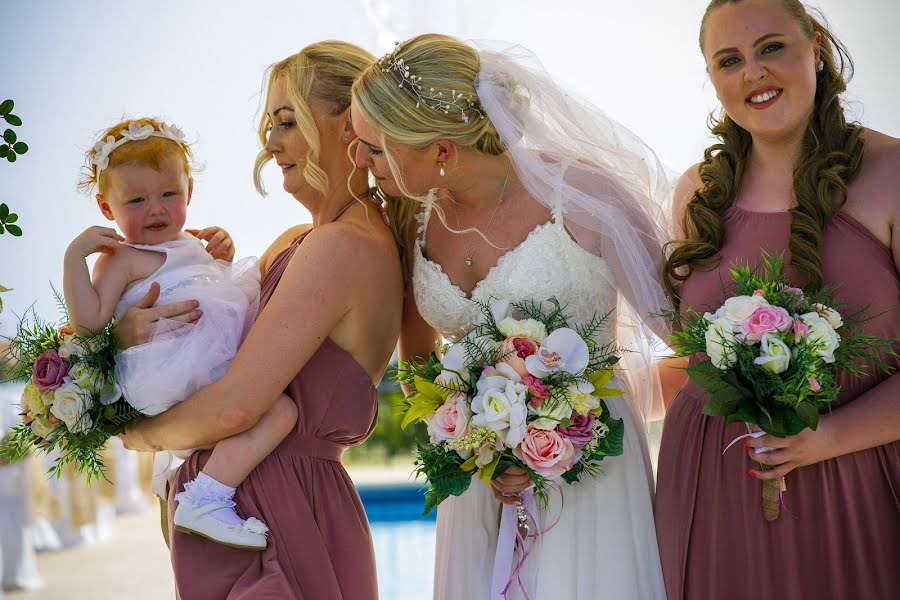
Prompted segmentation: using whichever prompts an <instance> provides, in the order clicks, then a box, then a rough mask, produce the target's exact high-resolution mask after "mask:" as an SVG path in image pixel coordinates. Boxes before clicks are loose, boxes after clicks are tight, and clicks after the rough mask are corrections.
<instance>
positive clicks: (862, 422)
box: [747, 374, 900, 479]
mask: <svg viewBox="0 0 900 600" xmlns="http://www.w3.org/2000/svg"><path fill="white" fill-rule="evenodd" d="M897 440H900V375H897V374H895V375H892V376H891V377H888V378H887V379H885V380H884V381H882V382H881V383H880V384H878V385H876V386H875V387H873V388H872V389H871V390H869V391H867V392H866V393H864V394H862V395H861V396H859V397H858V398H856V399H855V400H854V401H853V402H851V403H849V404H847V405H845V406H842V407H841V408H839V409H836V410H835V411H834V412H832V413H831V414H825V415H822V416H821V417H820V418H819V426H818V428H817V429H816V430H815V431H813V430H812V429H804V430H803V431H801V432H800V433H798V434H797V435H794V436H791V437H786V438H779V437H775V436H772V435H763V436H761V437H759V438H756V439H752V438H751V439H748V440H747V446H749V447H752V448H763V447H769V448H776V450H774V451H773V452H767V453H764V454H757V453H756V452H752V453H751V454H750V456H751V458H752V459H753V460H755V461H756V462H758V463H760V464H764V465H777V466H775V467H774V468H772V469H768V470H766V471H762V470H759V471H753V473H754V475H753V476H755V477H757V478H759V479H777V478H779V477H784V476H785V475H787V474H788V473H790V472H791V471H793V470H794V469H796V468H797V467H805V466H807V465H812V464H815V463H817V462H821V461H823V460H828V459H829V458H836V457H838V456H842V455H844V454H850V453H851V452H858V451H860V450H867V449H869V448H875V447H876V446H881V445H883V444H890V443H891V442H895V441H897Z"/></svg>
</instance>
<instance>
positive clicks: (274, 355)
mask: <svg viewBox="0 0 900 600" xmlns="http://www.w3.org/2000/svg"><path fill="white" fill-rule="evenodd" d="M369 243H370V242H369V241H368V240H367V239H366V238H365V237H363V236H362V235H360V234H359V233H358V232H357V231H356V230H354V229H352V228H350V227H348V226H345V225H342V224H341V223H333V224H330V225H326V226H323V227H320V228H318V229H316V230H315V231H314V232H312V233H310V234H309V236H308V237H307V238H306V240H304V243H303V244H302V245H301V246H300V247H299V248H298V249H297V251H296V253H295V254H294V256H293V258H292V259H291V262H290V264H289V265H288V266H287V269H286V270H285V272H284V274H283V275H282V277H281V281H280V282H279V284H278V288H277V289H276V291H275V293H274V294H273V296H272V298H271V299H270V300H269V302H268V303H267V304H266V306H265V308H264V309H263V310H262V312H261V313H260V315H259V317H258V318H257V320H256V322H255V323H254V325H253V327H252V329H251V330H250V333H249V334H248V336H247V339H246V340H245V341H244V343H243V345H242V346H241V348H240V350H239V351H238V353H237V356H235V358H234V361H233V362H232V363H231V366H230V367H229V369H228V372H227V373H226V374H225V376H224V377H223V378H222V379H221V380H219V381H217V382H215V383H213V384H211V385H208V386H206V387H204V388H202V389H200V390H199V391H197V392H196V393H195V394H193V395H192V396H190V397H189V398H187V399H186V400H184V402H181V403H180V404H178V405H176V406H174V407H172V408H171V409H169V410H168V411H166V412H164V413H162V414H160V415H158V416H156V417H153V418H151V419H147V420H142V421H139V422H135V423H133V424H132V425H130V426H128V428H127V429H126V434H125V435H123V436H122V439H123V441H124V442H125V445H126V447H128V448H130V449H134V450H143V451H158V450H180V449H186V448H196V447H200V446H206V445H210V444H214V443H216V442H218V441H219V440H222V439H224V438H226V437H230V436H232V435H235V434H238V433H241V432H242V431H246V430H247V429H249V428H250V427H252V426H253V425H254V424H255V423H256V422H257V420H258V419H259V418H260V417H261V416H262V415H263V414H264V413H265V412H266V411H267V410H268V409H269V408H271V406H272V405H273V404H274V403H275V400H276V399H277V398H278V397H279V395H280V394H281V393H282V391H283V390H284V389H285V388H286V387H287V385H288V383H290V382H291V380H292V379H293V378H294V377H295V376H296V374H297V373H298V372H300V370H301V369H302V368H303V365H305V364H306V362H307V361H308V360H309V358H310V357H311V356H312V355H313V353H314V352H315V351H316V350H317V349H318V347H319V346H320V344H321V343H322V341H323V340H324V339H325V338H326V337H327V336H328V335H329V334H330V333H331V331H332V330H333V329H334V327H335V326H336V325H337V324H338V323H339V322H340V321H341V320H342V319H343V318H344V316H345V315H346V314H347V313H348V312H349V311H350V310H351V309H352V307H353V301H354V300H355V299H357V298H362V297H363V296H364V293H363V290H361V289H358V287H359V284H358V279H357V278H356V277H354V273H356V272H357V271H358V270H359V269H366V268H368V265H367V259H366V257H367V256H371V255H372V249H371V248H370V247H369V246H368V244H369ZM371 260H373V261H374V260H375V258H373V259H371Z"/></svg>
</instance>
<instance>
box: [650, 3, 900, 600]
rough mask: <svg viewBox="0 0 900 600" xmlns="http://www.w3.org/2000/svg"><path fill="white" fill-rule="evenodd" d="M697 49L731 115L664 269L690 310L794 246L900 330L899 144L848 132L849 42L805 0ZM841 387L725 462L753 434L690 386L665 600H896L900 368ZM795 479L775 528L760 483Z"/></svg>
mask: <svg viewBox="0 0 900 600" xmlns="http://www.w3.org/2000/svg"><path fill="white" fill-rule="evenodd" d="M700 41H701V48H702V50H703V54H704V56H705V58H706V62H707V67H708V72H709V75H710V78H711V80H712V82H713V85H714V86H715V89H716V93H717V95H718V97H719V99H720V101H721V102H722V105H723V108H724V110H725V113H726V116H724V117H723V119H722V120H720V121H719V122H718V124H717V125H716V126H715V128H714V130H713V131H714V133H715V134H716V135H717V136H718V137H719V138H720V140H721V142H720V143H719V144H717V145H715V146H713V147H712V148H711V149H710V151H708V152H707V158H706V160H705V161H704V162H703V163H701V164H699V165H696V166H695V167H693V168H691V169H690V170H689V171H688V172H687V173H685V175H684V176H683V177H682V178H681V181H680V182H679V185H678V187H677V190H676V204H677V205H680V206H677V209H676V216H677V217H678V222H679V223H680V224H681V233H680V235H681V237H682V238H683V239H682V240H681V241H680V242H679V243H677V244H675V250H674V251H673V253H672V255H671V258H670V259H669V261H668V264H667V275H668V276H669V278H670V282H671V283H672V284H673V286H674V289H675V291H677V293H678V295H679V296H680V301H681V310H684V309H686V308H687V307H692V308H693V309H695V310H697V311H700V312H703V311H704V310H707V309H708V308H714V307H715V306H717V305H718V304H720V303H721V301H722V300H723V299H724V295H725V294H726V293H729V292H730V291H731V290H728V289H727V287H726V286H725V282H728V281H730V276H729V273H728V267H729V266H730V265H731V264H732V263H733V262H734V261H736V260H743V261H747V262H749V263H750V264H758V263H759V261H760V258H761V252H762V251H763V250H765V251H768V252H769V253H779V252H783V253H784V254H785V260H786V261H790V265H789V267H788V268H787V269H786V272H787V273H788V275H789V277H790V278H791V280H792V282H794V283H795V285H801V286H804V287H807V288H817V287H820V286H822V285H823V284H824V285H827V284H836V285H838V286H839V287H838V290H837V296H838V298H839V299H840V301H842V302H845V303H847V304H848V305H855V306H860V307H861V306H867V305H868V306H869V307H870V310H871V312H872V314H879V315H880V316H878V317H877V318H876V319H874V320H873V321H871V322H869V323H868V324H867V325H866V330H867V332H868V333H869V334H871V335H875V336H879V337H883V338H898V337H900V279H898V271H897V265H898V264H900V140H897V139H895V138H892V137H889V136H886V135H883V134H881V133H878V132H876V131H873V130H871V129H864V128H862V127H860V126H858V125H853V124H847V123H846V122H845V120H844V114H843V110H842V108H841V105H840V102H839V94H840V93H841V92H843V91H844V89H845V79H844V75H845V72H844V67H846V66H849V63H847V62H845V61H847V60H848V57H847V55H846V53H845V52H844V50H843V48H842V47H841V46H840V45H839V44H838V43H837V41H836V40H835V39H834V37H833V36H832V35H831V34H830V33H829V32H828V30H827V29H825V28H824V27H822V26H821V25H820V24H819V23H818V22H816V21H815V20H813V19H812V18H810V17H809V16H808V14H807V13H806V11H805V9H804V8H803V6H802V5H801V4H800V3H799V2H796V1H795V0H741V1H733V0H731V1H730V0H716V1H714V2H712V3H711V4H710V7H709V9H708V10H707V13H706V15H705V17H704V20H703V25H702V27H701V36H700ZM897 350H900V347H898V348H897ZM889 360H890V362H891V363H893V365H897V364H898V361H897V360H896V358H891V359H889ZM840 383H841V385H842V386H843V391H842V393H841V396H840V398H839V402H838V403H837V405H836V406H835V408H834V410H833V411H832V412H831V413H830V414H823V415H822V416H821V420H820V422H819V427H818V429H817V430H816V431H811V430H809V429H806V430H804V431H803V432H802V433H800V434H798V435H796V436H793V437H789V438H774V437H772V436H768V435H766V436H763V437H761V438H759V439H757V440H754V441H752V442H751V443H750V444H749V445H750V446H751V450H749V451H748V453H747V454H745V453H744V452H741V451H740V450H739V449H732V450H730V451H728V452H726V453H725V454H724V455H723V453H722V452H723V449H724V448H725V446H726V445H727V444H728V443H729V442H730V441H731V440H732V439H734V438H735V437H737V436H739V435H741V434H742V433H744V432H745V431H746V430H745V429H744V428H743V426H742V425H740V424H732V425H726V424H725V421H724V419H721V418H708V417H705V416H704V415H703V414H702V413H701V409H702V407H703V404H704V400H705V398H704V393H703V392H702V390H700V389H699V388H697V387H696V386H695V385H693V384H690V383H688V384H687V385H684V387H683V388H682V389H681V391H680V393H678V394H677V396H676V397H675V398H674V400H673V402H672V403H671V405H670V407H669V410H668V413H667V415H666V421H665V427H664V430H663V439H662V447H661V450H660V457H659V474H658V482H657V495H656V519H657V535H658V540H659V547H660V556H661V558H662V564H663V573H664V578H665V583H666V590H667V594H668V598H669V600H695V599H698V600H706V599H719V598H728V599H729V600H751V599H752V600H757V599H760V598H791V599H805V598H854V599H856V598H859V599H870V600H875V599H879V600H882V599H886V598H900V569H898V568H897V565H898V563H897V561H898V557H900V500H898V498H900V495H898V490H900V442H898V440H900V376H897V375H893V376H890V375H887V374H885V373H882V372H874V370H873V371H872V372H871V373H870V375H869V376H867V377H865V378H862V379H852V378H843V379H842V380H841V381H840ZM763 446H769V447H774V448H776V451H774V452H772V453H770V454H758V453H756V452H754V451H753V450H752V448H753V447H763ZM754 461H755V462H754ZM757 463H761V464H762V465H764V467H762V466H760V464H757ZM785 475H786V476H787V477H786V481H787V485H788V490H787V494H786V496H785V502H786V504H785V506H784V509H783V510H782V515H781V517H780V518H779V519H778V520H776V521H774V522H771V523H770V522H767V521H765V520H764V518H763V515H762V512H761V509H760V481H759V480H761V479H770V478H778V477H781V476H785Z"/></svg>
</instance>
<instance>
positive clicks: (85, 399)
mask: <svg viewBox="0 0 900 600" xmlns="http://www.w3.org/2000/svg"><path fill="white" fill-rule="evenodd" d="M66 380H67V381H65V382H64V383H63V384H62V385H61V386H59V387H58V388H56V392H55V394H54V396H53V406H52V407H51V408H50V413H51V414H52V415H53V416H55V417H56V418H57V419H59V420H60V421H62V422H63V423H65V424H66V427H68V429H69V431H71V432H73V433H80V432H83V431H87V430H88V429H90V427H91V425H92V424H93V423H91V419H90V417H89V416H88V415H86V414H85V413H86V412H87V410H88V408H89V407H90V402H91V394H90V392H88V391H87V390H85V389H84V388H82V387H81V386H80V385H78V384H77V383H75V382H74V381H72V380H71V379H70V378H69V377H68V376H67V377H66Z"/></svg>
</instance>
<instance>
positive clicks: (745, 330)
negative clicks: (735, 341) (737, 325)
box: [741, 305, 794, 343]
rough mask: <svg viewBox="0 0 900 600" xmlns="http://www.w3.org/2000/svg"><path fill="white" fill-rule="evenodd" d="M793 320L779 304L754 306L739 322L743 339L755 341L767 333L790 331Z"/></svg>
mask: <svg viewBox="0 0 900 600" xmlns="http://www.w3.org/2000/svg"><path fill="white" fill-rule="evenodd" d="M793 324H794V320H793V319H792V318H791V315H789V314H788V311H786V310H785V309H783V308H781V307H780V306H771V305H764V306H760V307H758V308H756V310H754V311H753V312H752V313H750V315H749V316H748V317H747V318H746V319H744V322H743V323H742V324H741V333H742V334H744V339H745V340H746V341H748V342H751V343H756V342H758V341H760V340H761V339H762V337H763V336H764V335H765V334H767V333H776V332H777V333H785V332H787V331H790V329H791V327H792V325H793Z"/></svg>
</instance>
